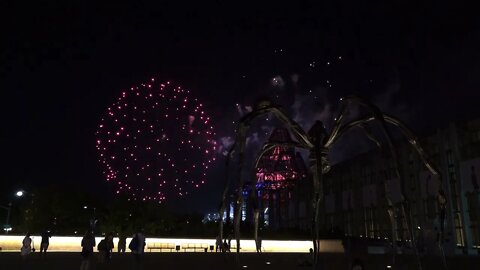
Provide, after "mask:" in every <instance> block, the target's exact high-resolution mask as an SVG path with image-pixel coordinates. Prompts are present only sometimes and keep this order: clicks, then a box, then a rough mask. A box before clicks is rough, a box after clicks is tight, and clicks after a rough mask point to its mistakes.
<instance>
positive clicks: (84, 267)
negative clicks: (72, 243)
mask: <svg viewBox="0 0 480 270" xmlns="http://www.w3.org/2000/svg"><path fill="white" fill-rule="evenodd" d="M95 245H96V243H95V237H94V236H93V234H92V233H91V232H90V231H88V232H87V233H86V234H85V236H84V237H83V238H82V252H81V255H82V264H81V265H80V270H88V269H90V264H91V262H92V258H93V248H94V247H95Z"/></svg>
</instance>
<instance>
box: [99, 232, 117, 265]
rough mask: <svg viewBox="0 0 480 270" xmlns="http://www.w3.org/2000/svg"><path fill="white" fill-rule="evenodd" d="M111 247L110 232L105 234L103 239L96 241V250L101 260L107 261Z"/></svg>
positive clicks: (111, 238) (110, 253)
mask: <svg viewBox="0 0 480 270" xmlns="http://www.w3.org/2000/svg"><path fill="white" fill-rule="evenodd" d="M113 248H114V245H113V236H112V235H111V234H108V235H107V236H105V239H103V240H102V241H100V243H98V251H99V252H100V258H101V260H102V262H108V261H109V260H110V258H111V255H112V250H113Z"/></svg>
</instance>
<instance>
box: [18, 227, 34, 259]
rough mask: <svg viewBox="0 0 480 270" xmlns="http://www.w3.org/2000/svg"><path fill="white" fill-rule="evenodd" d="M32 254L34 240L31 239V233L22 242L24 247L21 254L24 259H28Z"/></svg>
mask: <svg viewBox="0 0 480 270" xmlns="http://www.w3.org/2000/svg"><path fill="white" fill-rule="evenodd" d="M31 252H32V238H30V233H27V234H26V235H25V238H23V241H22V247H21V248H20V254H21V255H22V258H24V259H26V256H27V255H29V254H30V253H31Z"/></svg>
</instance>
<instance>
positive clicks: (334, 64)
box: [0, 1, 480, 211]
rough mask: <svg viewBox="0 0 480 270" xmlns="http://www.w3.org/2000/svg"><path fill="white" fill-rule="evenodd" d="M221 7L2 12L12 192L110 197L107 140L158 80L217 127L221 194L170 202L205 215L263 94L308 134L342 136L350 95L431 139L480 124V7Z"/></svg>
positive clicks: (212, 183)
mask: <svg viewBox="0 0 480 270" xmlns="http://www.w3.org/2000/svg"><path fill="white" fill-rule="evenodd" d="M216 2H217V3H215V5H211V6H207V5H206V4H204V3H203V2H202V4H197V6H195V5H184V6H169V5H164V4H159V3H154V4H152V3H150V4H147V3H141V2H140V1H135V3H132V4H120V3H109V4H100V3H92V4H86V3H84V1H79V2H76V1H58V2H57V1H55V2H49V3H42V4H39V3H33V2H32V3H30V4H28V5H27V4H14V5H15V6H12V5H13V4H6V3H2V4H0V10H2V17H3V20H2V21H3V22H2V26H1V28H2V33H3V34H2V42H1V45H0V46H1V47H0V49H1V51H0V63H1V64H0V74H1V77H0V78H1V81H0V83H1V88H0V89H1V101H2V106H1V112H2V113H1V115H2V123H1V124H2V129H1V130H2V132H1V136H2V163H1V165H2V170H1V175H0V179H1V181H2V182H3V186H2V189H3V191H2V193H5V192H7V191H8V190H12V189H14V188H18V187H25V186H28V187H32V188H34V187H38V186H45V185H60V184H68V185H72V186H74V187H80V188H82V189H85V190H90V191H92V192H93V193H94V194H97V195H98V196H106V197H110V196H111V195H112V194H113V191H114V190H113V189H112V188H111V186H110V185H107V184H106V183H105V182H106V181H105V179H104V176H103V175H102V172H101V168H100V165H99V163H98V153H97V151H96V149H95V140H96V137H95V132H96V130H97V127H98V124H99V123H100V120H101V118H102V116H103V115H104V114H105V113H106V110H107V107H109V106H110V105H111V104H112V102H114V101H115V99H116V98H117V97H119V95H120V94H121V92H122V90H125V89H129V88H130V87H131V86H134V85H138V84H140V83H144V82H146V81H147V80H149V79H150V78H152V77H155V78H157V79H159V80H161V81H172V82H174V83H175V84H178V85H181V86H182V87H184V88H186V89H188V90H190V91H191V93H192V94H193V95H194V96H195V97H198V98H199V100H201V101H202V102H203V104H204V105H205V107H206V110H207V111H208V113H209V115H211V117H212V122H213V125H214V127H215V131H216V133H217V135H216V140H217V142H218V143H219V152H218V154H217V162H216V164H215V165H214V166H213V168H211V170H210V174H209V178H208V179H207V184H206V185H205V186H203V187H202V188H201V189H200V191H198V192H195V193H194V194H192V195H191V196H188V198H187V199H179V200H177V199H173V200H170V201H167V203H168V204H173V205H177V206H185V205H188V204H190V205H191V208H192V209H196V210H198V211H207V210H208V211H212V210H215V209H216V207H217V206H218V203H219V200H220V196H221V194H220V192H221V188H222V187H223V181H224V179H223V178H222V177H223V174H224V166H223V155H222V152H223V150H224V149H225V147H227V146H229V144H230V143H231V142H232V139H231V138H232V136H233V131H234V127H235V125H234V123H233V122H234V121H236V120H238V119H239V117H240V116H241V115H242V114H244V113H246V112H248V110H249V109H250V108H251V107H252V106H253V104H254V102H255V101H256V100H258V99H259V98H260V97H271V98H272V99H273V100H275V101H276V102H278V103H279V104H280V105H282V106H283V107H284V108H285V109H286V111H287V112H288V113H289V114H291V115H292V116H294V118H295V120H297V121H298V122H299V123H300V124H302V125H303V126H304V127H305V128H309V126H310V125H311V123H313V121H314V120H315V118H319V119H321V120H323V121H324V122H325V123H326V124H327V127H328V124H329V123H330V121H331V120H332V119H333V118H334V117H335V112H336V109H337V107H338V99H339V98H340V97H341V96H344V95H348V94H356V95H360V96H362V97H365V98H367V99H370V100H372V101H373V102H374V103H376V104H377V105H379V106H380V108H381V109H383V110H385V111H386V112H388V113H390V114H393V115H396V116H398V117H399V118H401V119H402V120H404V121H405V122H406V123H407V124H409V125H410V126H411V127H412V128H413V129H414V130H415V131H417V132H419V133H421V134H428V133H429V132H432V131H433V130H434V129H435V128H436V127H440V126H444V125H446V123H448V121H451V120H455V119H465V118H468V117H467V116H468V115H473V116H476V117H478V116H479V115H480V113H479V110H478V109H477V104H478V100H479V97H480V92H479V87H480V65H479V63H480V50H479V49H478V48H480V36H479V34H480V30H479V29H480V28H479V24H478V19H475V16H474V14H473V12H474V9H473V8H469V7H466V6H465V7H462V6H449V5H443V4H438V3H436V4H435V6H433V5H427V4H420V3H415V4H412V5H410V4H408V3H406V2H403V1H399V2H397V4H391V3H389V4H387V3H383V2H382V1H369V3H368V4H367V3H363V1H352V2H354V3H348V4H338V3H335V4H323V5H318V4H315V5H314V4H293V3H291V4H288V5H281V4H280V3H275V4H270V5H264V6H259V5H255V6H254V7H253V6H248V5H247V4H246V3H243V2H238V3H237V4H235V5H233V4H224V3H221V2H220V1H216ZM332 2H333V1H332ZM361 2H362V3H361ZM273 126H274V123H273V122H271V120H266V119H264V120H263V122H261V123H260V124H259V125H258V126H256V128H257V130H256V131H255V132H253V133H252V134H251V136H250V145H251V148H253V149H254V148H255V147H259V146H260V145H261V144H262V143H263V141H264V140H265V138H266V136H267V134H268V131H269V129H271V128H272V127H273ZM346 153H348V151H347V152H345V151H340V150H339V151H338V152H337V156H336V157H334V159H336V160H341V159H344V158H348V156H345V155H346ZM102 194H106V195H102Z"/></svg>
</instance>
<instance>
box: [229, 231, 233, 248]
mask: <svg viewBox="0 0 480 270" xmlns="http://www.w3.org/2000/svg"><path fill="white" fill-rule="evenodd" d="M232 238H233V235H232V234H229V235H228V252H230V250H231V248H232Z"/></svg>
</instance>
